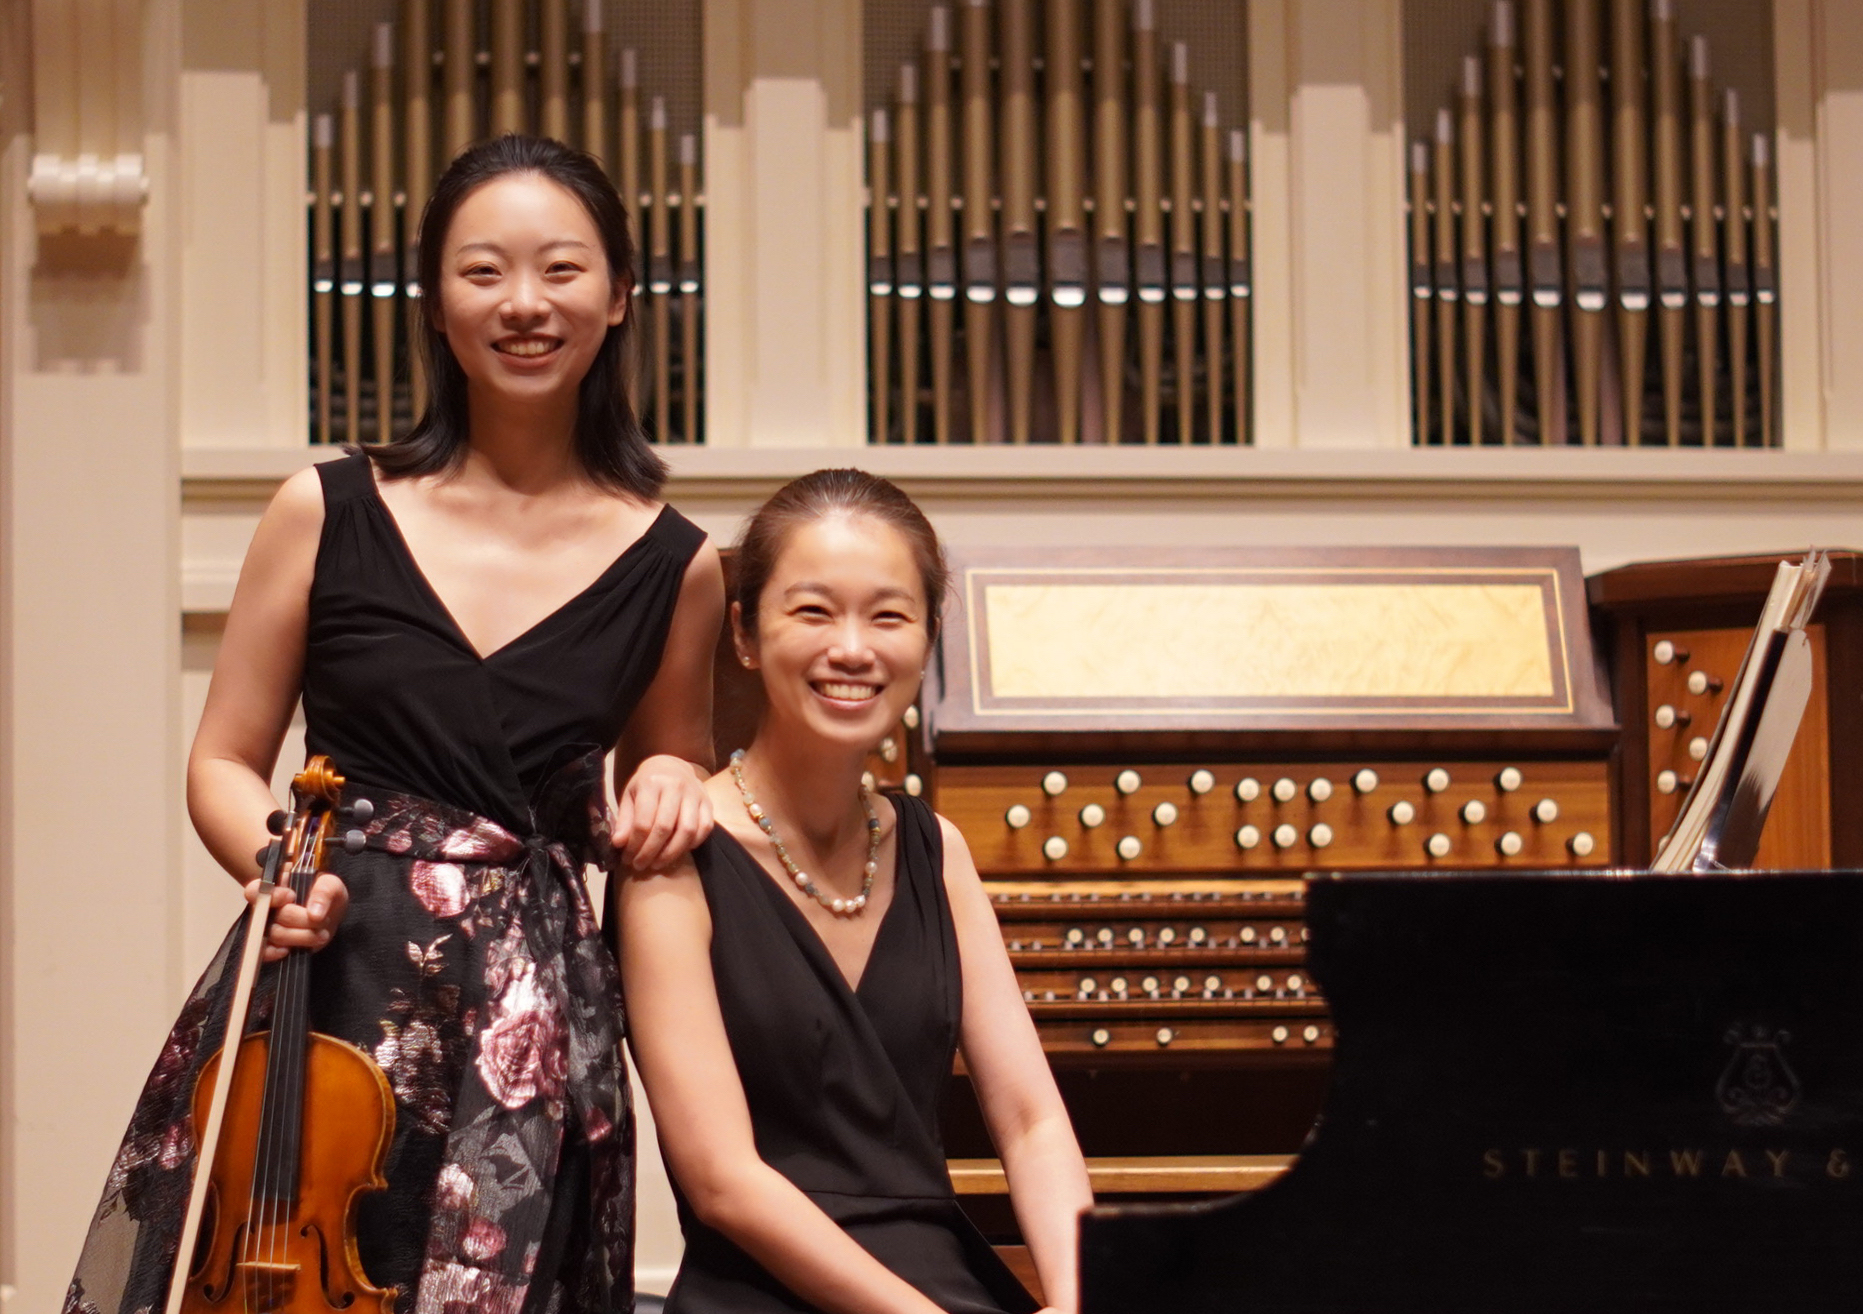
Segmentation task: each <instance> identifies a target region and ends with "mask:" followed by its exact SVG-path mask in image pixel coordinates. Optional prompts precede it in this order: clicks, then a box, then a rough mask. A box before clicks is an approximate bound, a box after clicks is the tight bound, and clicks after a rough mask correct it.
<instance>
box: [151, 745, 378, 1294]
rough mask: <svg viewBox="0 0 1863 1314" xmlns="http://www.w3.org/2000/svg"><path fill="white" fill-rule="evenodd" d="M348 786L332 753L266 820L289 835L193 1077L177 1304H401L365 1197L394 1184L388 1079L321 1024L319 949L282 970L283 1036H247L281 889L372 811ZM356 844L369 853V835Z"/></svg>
mask: <svg viewBox="0 0 1863 1314" xmlns="http://www.w3.org/2000/svg"><path fill="white" fill-rule="evenodd" d="M343 783H344V782H343V777H342V776H340V775H338V774H337V772H336V768H335V767H334V765H333V764H332V763H331V761H330V759H329V758H327V757H323V756H321V755H320V756H317V757H313V758H311V760H310V761H309V763H307V764H306V765H305V767H304V769H303V770H302V771H300V772H299V773H298V774H297V776H296V777H295V778H294V779H293V781H292V783H291V795H292V810H291V812H290V813H285V812H275V813H273V814H272V816H271V818H270V820H269V822H268V826H269V828H270V829H271V831H272V833H273V834H274V835H275V836H277V838H276V839H275V840H273V841H272V842H271V843H270V844H269V845H267V846H266V848H265V849H264V850H263V851H262V852H261V853H260V855H259V856H260V861H261V863H262V865H263V868H264V874H263V875H262V876H261V877H260V880H259V886H258V890H257V892H256V893H255V894H254V896H253V902H252V910H251V913H250V915H249V917H248V919H247V923H246V934H245V940H244V943H243V947H242V952H241V955H240V966H239V973H238V975H237V976H236V977H235V980H234V991H233V1005H232V1008H231V1010H230V1012H229V1014H228V1018H227V1030H226V1036H225V1038H224V1040H223V1041H222V1044H221V1047H220V1050H219V1052H218V1053H216V1054H214V1055H213V1056H212V1057H211V1058H209V1059H208V1060H207V1062H206V1063H205V1064H204V1065H203V1066H202V1068H201V1071H200V1075H199V1076H198V1078H197V1079H196V1083H195V1088H194V1099H193V1105H192V1111H193V1119H194V1121H193V1126H194V1130H195V1143H196V1145H197V1146H198V1147H199V1153H198V1155H197V1158H196V1162H195V1168H194V1181H193V1185H192V1187H191V1189H190V1192H189V1196H188V1209H187V1213H186V1215H185V1217H184V1222H183V1227H182V1233H181V1244H180V1248H179V1249H178V1250H177V1251H176V1256H175V1270H174V1275H173V1277H172V1278H171V1280H170V1282H169V1293H168V1304H167V1306H166V1314H233V1312H234V1311H237V1312H238V1314H256V1312H257V1311H266V1314H313V1311H314V1312H315V1314H325V1312H326V1311H333V1310H354V1311H368V1312H369V1314H393V1310H394V1303H395V1296H396V1290H395V1289H394V1288H388V1289H383V1288H380V1287H376V1286H374V1285H372V1284H371V1283H370V1282H369V1280H368V1278H367V1276H366V1275H365V1274H364V1273H363V1271H362V1264H361V1260H360V1259H359V1258H358V1256H357V1252H356V1230H355V1210H356V1202H357V1199H358V1198H359V1197H360V1196H361V1195H362V1194H363V1193H364V1192H367V1191H378V1190H381V1189H383V1188H384V1187H386V1186H387V1185H388V1182H387V1180H386V1179H385V1178H384V1177H383V1176H382V1163H383V1160H384V1159H385V1158H386V1157H387V1154H388V1144H389V1141H390V1140H391V1138H392V1137H393V1136H394V1129H395V1103H394V1096H393V1094H392V1092H391V1090H390V1088H389V1085H388V1078H387V1077H386V1076H385V1075H384V1074H383V1072H382V1070H381V1068H380V1067H378V1066H377V1065H376V1063H375V1061H374V1060H373V1059H372V1058H370V1057H369V1056H368V1055H367V1054H365V1053H364V1052H363V1051H362V1050H360V1049H358V1048H356V1046H354V1045H351V1044H349V1043H347V1042H346V1041H342V1040H338V1039H336V1038H335V1037H333V1036H326V1035H321V1034H319V1033H317V1032H314V1031H311V1030H310V1027H309V1003H310V951H309V950H308V949H293V950H291V951H290V952H289V953H288V954H287V956H286V957H285V958H284V960H283V961H282V962H280V963H279V964H278V979H277V991H276V994H275V997H274V1000H273V1004H272V1017H271V1028H270V1030H268V1031H255V1032H253V1033H252V1034H251V1035H245V1034H244V1032H245V1026H246V1017H247V1014H248V1012H249V1010H250V1008H251V1002H252V987H253V983H254V982H255V981H256V980H257V977H258V971H259V964H260V958H261V951H262V950H263V948H264V945H265V937H266V929H267V927H268V925H269V924H270V921H271V914H272V892H273V891H274V890H275V889H276V888H277V886H278V885H279V884H287V885H289V886H290V888H291V889H292V890H293V891H294V892H295V894H296V896H297V899H298V902H300V903H302V902H304V900H305V899H306V898H308V897H309V894H310V887H311V882H312V880H314V879H315V877H316V874H317V872H318V870H319V869H320V867H321V866H322V863H323V856H324V851H325V847H326V845H327V844H328V843H329V842H330V841H331V839H332V838H333V836H334V835H335V832H336V828H337V826H338V823H339V822H340V821H367V820H368V819H369V817H370V816H372V815H373V813H374V808H373V806H372V805H371V804H370V803H369V802H368V801H367V800H366V799H358V800H356V801H355V802H354V803H352V804H351V805H350V806H348V807H343V806H342V803H341V798H342V789H343ZM342 844H343V847H344V848H345V849H346V850H348V851H349V852H351V853H354V852H357V851H359V850H360V849H361V848H362V845H363V835H362V832H361V831H359V830H351V831H349V832H348V833H347V834H345V835H344V836H343V837H342ZM229 1051H231V1052H232V1054H233V1055H234V1058H233V1061H232V1062H230V1063H229V1062H228V1061H227V1054H228V1052H229Z"/></svg>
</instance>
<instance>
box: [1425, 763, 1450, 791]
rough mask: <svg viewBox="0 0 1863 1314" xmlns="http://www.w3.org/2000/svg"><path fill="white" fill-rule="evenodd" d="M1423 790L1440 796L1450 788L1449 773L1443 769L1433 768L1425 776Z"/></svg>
mask: <svg viewBox="0 0 1863 1314" xmlns="http://www.w3.org/2000/svg"><path fill="white" fill-rule="evenodd" d="M1423 788H1424V789H1425V790H1427V791H1428V792H1430V793H1432V794H1440V793H1442V792H1443V791H1444V790H1445V789H1447V788H1449V772H1448V771H1447V770H1446V769H1445V768H1443V767H1431V768H1430V769H1429V770H1428V771H1426V772H1424V774H1423Z"/></svg>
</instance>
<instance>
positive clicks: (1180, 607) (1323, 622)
mask: <svg viewBox="0 0 1863 1314" xmlns="http://www.w3.org/2000/svg"><path fill="white" fill-rule="evenodd" d="M954 567H955V571H956V577H957V580H958V587H959V592H960V600H961V605H960V606H958V607H955V608H953V609H952V615H951V618H950V622H949V624H948V625H947V628H946V631H945V637H944V639H943V642H942V644H941V661H940V664H939V690H938V697H937V699H936V702H935V705H934V708H933V712H932V726H931V728H932V731H933V736H934V740H935V742H936V744H937V747H938V749H939V752H940V754H941V755H945V754H948V753H950V752H952V751H957V752H971V751H996V752H1000V751H1002V749H1003V747H1004V745H1005V743H1006V742H1007V739H1006V737H1007V736H1011V735H1015V734H1018V733H1021V734H1034V735H1048V736H1053V737H1054V738H1055V739H1056V740H1057V741H1059V740H1065V739H1067V738H1069V737H1073V738H1075V739H1080V738H1081V737H1082V736H1091V735H1094V734H1096V733H1097V734H1101V735H1109V734H1110V735H1121V736H1124V737H1125V739H1126V740H1127V742H1128V745H1129V746H1130V745H1131V744H1134V743H1136V742H1138V741H1139V740H1145V739H1148V738H1150V739H1155V738H1156V736H1157V735H1158V734H1159V732H1167V731H1173V730H1176V731H1191V732H1195V731H1202V732H1211V731H1249V732H1252V733H1257V734H1260V733H1277V732H1288V731H1293V730H1309V731H1323V730H1331V731H1345V732H1350V733H1352V734H1354V735H1359V736H1366V735H1374V734H1376V733H1378V732H1380V731H1385V732H1395V731H1399V730H1403V731H1408V732H1412V733H1415V732H1430V731H1434V732H1449V733H1455V732H1468V731H1473V730H1477V729H1487V730H1495V729H1505V730H1509V731H1523V730H1525V731H1529V732H1531V733H1533V734H1537V735H1542V736H1544V735H1548V734H1550V733H1552V732H1560V731H1564V732H1567V733H1568V734H1570V733H1572V732H1589V735H1590V737H1591V739H1594V740H1595V739H1597V737H1598V736H1599V735H1606V736H1608V732H1609V731H1610V729H1611V728H1612V722H1611V715H1610V711H1609V708H1608V705H1607V704H1606V701H1605V699H1604V696H1603V692H1602V690H1601V689H1600V688H1599V687H1598V684H1597V680H1596V673H1595V671H1594V670H1593V666H1592V660H1591V641H1590V631H1589V627H1588V623H1587V619H1586V614H1585V609H1584V607H1583V605H1582V604H1581V603H1580V601H1579V599H1580V597H1581V596H1582V594H1581V589H1580V584H1579V574H1578V558H1577V553H1576V552H1575V551H1574V550H1572V549H1569V548H1567V549H1555V548H1518V549H1479V550H1475V549H1450V548H1408V549H1377V550H1373V549H1351V548H1333V549H1305V550H1279V549H1230V550H1226V551H1221V552H1216V551H1185V550H1163V549H1121V550H1120V551H1119V552H1118V553H1116V554H1113V553H1108V552H1105V551H1103V550H1095V549H1075V550H1070V551H1050V552H1047V553H1044V554H1041V556H1040V557H1039V558H1033V557H1031V555H1030V554H1028V553H1027V552H1010V551H998V552H973V553H970V554H960V555H959V557H958V559H957V560H955V561H954ZM1553 746H1554V745H1553V742H1552V741H1551V740H1546V741H1545V742H1544V743H1542V745H1541V747H1542V751H1545V750H1547V749H1550V748H1552V747H1553ZM1564 746H1565V747H1571V746H1572V745H1571V744H1570V743H1569V742H1568V743H1567V744H1565V745H1564ZM1406 751H1415V750H1414V749H1413V748H1411V746H1410V745H1409V744H1406Z"/></svg>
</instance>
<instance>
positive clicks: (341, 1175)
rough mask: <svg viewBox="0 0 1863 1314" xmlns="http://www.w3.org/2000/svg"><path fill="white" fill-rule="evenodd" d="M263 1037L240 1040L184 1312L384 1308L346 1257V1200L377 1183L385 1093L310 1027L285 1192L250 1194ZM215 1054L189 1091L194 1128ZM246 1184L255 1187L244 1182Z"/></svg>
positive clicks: (386, 1122)
mask: <svg viewBox="0 0 1863 1314" xmlns="http://www.w3.org/2000/svg"><path fill="white" fill-rule="evenodd" d="M271 1040H272V1033H271V1032H269V1031H260V1032H255V1033H254V1034H252V1035H249V1036H247V1037H246V1038H245V1040H243V1041H241V1042H240V1046H239V1060H238V1062H236V1063H235V1064H234V1071H233V1087H232V1091H231V1093H230V1095H229V1097H228V1100H227V1108H226V1115H225V1121H224V1122H223V1123H222V1125H221V1133H220V1152H219V1154H217V1155H216V1156H215V1157H214V1165H213V1172H212V1174H211V1176H210V1178H209V1181H208V1188H207V1189H208V1192H209V1194H208V1205H207V1207H208V1218H209V1220H210V1222H209V1224H208V1226H207V1227H205V1228H203V1230H202V1233H201V1242H200V1245H199V1246H198V1247H196V1250H195V1262H194V1263H193V1265H191V1269H190V1272H189V1273H188V1278H187V1288H188V1290H187V1295H186V1297H185V1299H184V1300H183V1302H182V1304H181V1309H182V1310H183V1311H184V1314H220V1312H222V1311H226V1310H239V1311H241V1314H244V1311H247V1310H252V1311H259V1310H265V1311H272V1310H278V1311H290V1312H291V1314H298V1312H299V1311H312V1310H317V1311H322V1310H351V1311H363V1310H367V1311H378V1310H379V1311H380V1314H393V1311H394V1307H395V1292H394V1290H393V1289H389V1290H382V1289H381V1288H379V1287H374V1286H371V1285H369V1283H368V1280H367V1279H366V1278H365V1277H364V1276H363V1272H362V1261H361V1258H360V1257H359V1256H358V1255H357V1253H356V1225H355V1224H356V1220H355V1211H356V1201H357V1198H358V1197H359V1196H360V1195H362V1193H363V1192H365V1191H379V1190H381V1189H382V1188H383V1187H385V1186H387V1185H388V1182H387V1180H386V1179H385V1178H384V1177H383V1176H382V1163H383V1161H384V1160H385V1159H386V1158H387V1157H388V1142H389V1141H390V1140H391V1139H392V1138H393V1136H394V1130H395V1105H394V1096H393V1093H392V1092H391V1091H390V1089H389V1086H388V1079H387V1077H386V1076H384V1075H383V1073H382V1070H381V1068H379V1067H377V1066H376V1064H375V1062H374V1060H372V1059H371V1058H369V1056H368V1055H367V1054H365V1053H363V1052H362V1051H361V1050H359V1049H357V1048H356V1047H355V1046H354V1045H351V1044H349V1043H348V1042H346V1041H342V1040H337V1039H335V1038H334V1037H332V1036H325V1035H320V1034H318V1033H316V1032H312V1033H310V1034H309V1036H308V1037H307V1040H308V1045H307V1048H306V1050H305V1055H304V1108H303V1117H302V1119H301V1123H300V1126H301V1129H302V1136H301V1138H300V1141H299V1157H298V1173H297V1190H296V1192H295V1193H294V1197H295V1198H293V1199H289V1200H274V1201H271V1202H270V1206H271V1207H270V1208H267V1204H266V1202H265V1201H264V1200H263V1199H262V1198H261V1197H262V1194H263V1192H264V1181H265V1178H266V1176H267V1168H268V1165H267V1164H266V1162H265V1159H266V1156H265V1153H264V1137H263V1134H262V1127H263V1123H264V1111H265V1087H266V1075H267V1072H268V1069H269V1066H270V1065H269V1063H268V1062H267V1060H268V1059H269V1057H270V1053H269V1051H270V1049H271ZM224 1057H225V1051H224V1050H223V1051H221V1052H220V1053H219V1054H215V1055H214V1056H213V1057H212V1058H210V1059H208V1060H207V1064H206V1066H205V1067H203V1068H202V1069H201V1075H200V1080H199V1084H198V1085H196V1087H195V1089H194V1124H195V1126H197V1127H198V1126H204V1125H205V1124H206V1120H207V1101H208V1099H209V1097H210V1092H211V1091H212V1089H213V1079H214V1076H215V1074H216V1073H217V1072H218V1070H219V1065H220V1062H221V1060H222V1059H223V1058H224ZM255 1188H256V1189H255Z"/></svg>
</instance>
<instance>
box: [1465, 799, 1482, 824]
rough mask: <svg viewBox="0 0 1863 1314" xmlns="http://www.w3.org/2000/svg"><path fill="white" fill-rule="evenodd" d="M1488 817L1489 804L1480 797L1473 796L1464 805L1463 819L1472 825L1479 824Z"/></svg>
mask: <svg viewBox="0 0 1863 1314" xmlns="http://www.w3.org/2000/svg"><path fill="white" fill-rule="evenodd" d="M1487 819H1488V805H1487V804H1486V803H1483V802H1482V801H1481V800H1480V799H1478V798H1471V799H1470V800H1469V801H1468V802H1466V803H1464V804H1463V805H1462V820H1463V821H1465V822H1467V823H1468V824H1469V825H1471V826H1479V825H1480V824H1481V823H1482V822H1484V821H1486V820H1487Z"/></svg>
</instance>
